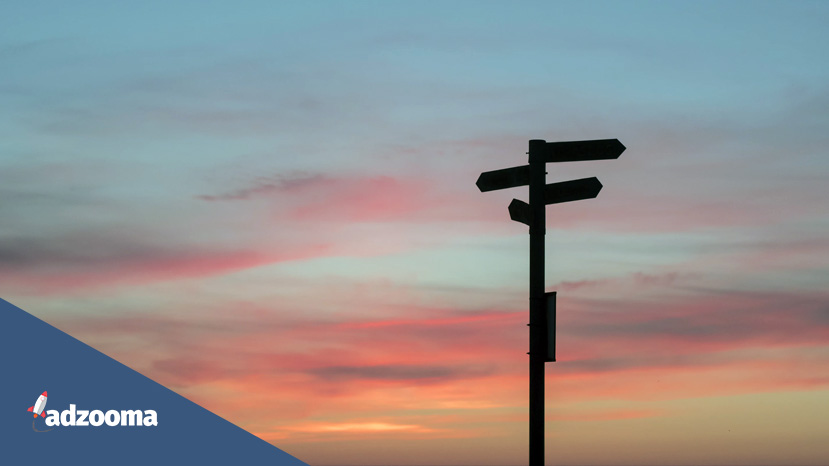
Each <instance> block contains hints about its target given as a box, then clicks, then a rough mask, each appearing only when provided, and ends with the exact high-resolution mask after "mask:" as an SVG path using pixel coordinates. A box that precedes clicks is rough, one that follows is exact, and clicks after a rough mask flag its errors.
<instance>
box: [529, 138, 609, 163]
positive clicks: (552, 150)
mask: <svg viewBox="0 0 829 466" xmlns="http://www.w3.org/2000/svg"><path fill="white" fill-rule="evenodd" d="M538 142H539V143H541V144H538V143H535V144H533V143H531V144H530V158H533V157H541V158H542V160H544V162H580V161H583V160H610V159H618V158H619V156H620V155H622V152H624V151H625V146H624V145H622V143H621V142H619V140H618V139H596V140H592V141H562V142H547V143H544V142H543V141H538Z"/></svg>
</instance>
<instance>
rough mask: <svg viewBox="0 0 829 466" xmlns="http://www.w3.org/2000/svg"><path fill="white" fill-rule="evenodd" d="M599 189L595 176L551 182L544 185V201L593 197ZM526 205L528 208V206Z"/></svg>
mask: <svg viewBox="0 0 829 466" xmlns="http://www.w3.org/2000/svg"><path fill="white" fill-rule="evenodd" d="M601 190H602V184H601V183H600V182H599V179H598V178H596V177H595V176H594V177H591V178H582V179H580V180H571V181H563V182H561V183H552V184H548V185H546V186H544V203H545V204H558V203H560V202H570V201H580V200H582V199H593V198H594V197H596V196H598V195H599V191H601ZM513 202H515V201H513ZM527 207H528V208H529V206H527ZM510 208H512V204H510ZM510 212H512V211H510ZM510 215H511V213H510ZM513 220H515V219H513Z"/></svg>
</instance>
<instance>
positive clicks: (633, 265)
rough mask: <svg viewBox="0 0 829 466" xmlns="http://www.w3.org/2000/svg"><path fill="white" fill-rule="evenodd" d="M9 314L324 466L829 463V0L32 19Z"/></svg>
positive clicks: (13, 9) (1, 24)
mask: <svg viewBox="0 0 829 466" xmlns="http://www.w3.org/2000/svg"><path fill="white" fill-rule="evenodd" d="M0 10H2V13H0V297H2V298H4V299H6V300H8V301H10V302H12V303H13V304H15V305H17V306H20V307H22V308H23V309H25V310H26V311H28V312H30V313H32V314H34V315H35V316H37V317H39V318H41V319H43V320H45V321H47V322H49V323H50V324H52V325H55V326H56V327H58V328H60V329H61V330H64V331H66V332H68V333H69V334H71V335H73V336H75V337H77V338H79V339H81V340H82V341H84V342H86V343H88V344H90V345H92V346H93V347H95V348H97V349H99V350H101V351H102V352H104V353H106V354H108V355H110V356H112V357H114V358H115V359H117V360H119V361H121V362H123V363H125V364H127V365H128V366H130V367H132V368H134V369H136V370H138V371H139V372H141V373H143V374H145V375H147V376H148V377H150V378H152V379H154V380H156V381H158V382H160V383H162V384H164V385H166V386H167V387H170V388H171V389H173V390H175V391H176V392H178V393H180V394H182V395H184V396H186V397H188V398H190V399H191V400H193V401H195V402H197V403H199V404H201V405H202V406H204V407H206V408H208V409H210V410H212V411H213V412H215V413H217V414H219V415H220V416H222V417H224V418H226V419H228V420H229V421H231V422H233V423H235V424H238V425H239V426H241V427H243V428H244V429H246V430H248V431H250V432H253V433H255V434H256V435H258V436H260V437H261V438H263V439H265V440H267V441H269V442H271V443H273V444H274V445H276V446H277V447H279V448H281V449H283V450H285V451H287V452H289V453H291V454H293V455H295V456H297V457H299V458H300V459H302V460H304V461H306V462H308V463H309V464H311V465H314V466H316V465H331V466H334V465H377V466H403V465H471V464H476V465H492V466H495V465H498V466H510V465H523V464H526V463H527V454H528V453H527V452H528V450H527V434H528V430H527V419H528V401H527V392H528V389H527V384H528V376H527V373H528V371H527V369H528V367H527V366H528V364H527V362H528V361H527V359H528V358H527V355H526V352H527V350H528V332H527V327H526V325H525V324H526V323H527V321H528V314H527V281H528V256H527V251H528V235H527V228H526V226H524V225H522V224H519V223H516V222H512V221H510V219H509V215H508V212H507V205H508V204H509V202H510V201H511V200H512V198H514V197H515V198H518V199H523V200H525V201H526V200H527V190H526V188H517V189H512V190H504V191H496V192H489V193H481V192H479V191H478V189H477V188H476V186H475V180H476V179H477V177H478V175H479V174H480V173H481V172H482V171H488V170H495V169H499V168H505V167H511V166H516V165H522V164H524V163H526V161H527V159H526V154H525V153H526V151H527V141H528V140H530V139H546V140H548V141H567V140H580V139H603V138H618V139H619V140H620V141H621V142H622V143H623V144H624V145H625V146H627V150H626V151H625V153H624V154H623V155H622V156H621V157H620V158H619V159H618V160H614V161H601V162H583V163H561V164H551V165H549V166H548V172H549V174H548V176H547V180H548V182H556V181H564V180H568V179H574V178H584V177H590V176H597V177H598V178H599V179H600V180H601V182H602V184H603V185H604V189H603V190H602V192H601V194H600V195H599V196H598V198H596V199H593V200H586V201H580V202H574V203H568V204H560V205H555V206H550V207H548V208H547V222H548V223H547V238H546V241H547V242H546V245H547V289H548V290H549V291H558V316H559V317H558V320H559V328H558V340H559V341H558V343H559V344H558V359H559V361H558V362H556V363H551V364H547V368H546V370H547V378H546V380H547V392H546V394H547V398H546V399H547V413H546V418H547V423H546V432H547V438H546V445H547V463H548V464H556V465H597V466H603V465H607V466H614V465H636V466H646V465H654V466H656V465H661V466H674V465H676V466H684V465H688V466H690V465H698V466H714V465H718V466H722V465H759V466H765V465H768V466H772V465H775V466H781V465H786V466H807V465H808V466H818V465H821V466H825V465H827V464H829V443H827V438H829V149H828V148H829V52H827V50H829V27H827V25H828V24H829V2H820V1H818V2H805V1H802V2H782V1H781V2H759V1H756V2H755V1H752V2H570V3H558V2H483V1H480V2H461V1H451V2H437V1H434V2H414V1H412V2H392V1H374V2H371V1H348V2H345V1H344V2H275V1H261V2H252V1H235V2H211V1H175V2H170V1H147V0H144V1H141V2H130V3H129V4H127V2H111V1H52V2H46V1H28V0H27V1H22V0H21V1H12V2H6V3H4V5H3V8H2V9H0Z"/></svg>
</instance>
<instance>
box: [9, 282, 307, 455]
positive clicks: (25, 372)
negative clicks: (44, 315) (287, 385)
mask: <svg viewBox="0 0 829 466" xmlns="http://www.w3.org/2000/svg"><path fill="white" fill-rule="evenodd" d="M0 361H2V374H3V377H2V380H0V464H4V465H5V464H8V465H22V464H33V465H40V464H43V465H53V464H84V465H107V466H110V465H115V464H117V465H125V466H129V465H147V464H151V465H167V464H170V465H177V466H178V465H186V464H198V465H231V464H245V465H256V464H267V465H277V466H300V465H305V463H304V462H302V461H300V460H298V459H296V458H294V457H293V456H291V455H289V454H287V453H285V452H284V451H282V450H280V449H278V448H276V447H274V446H273V445H271V444H269V443H267V442H265V441H264V440H262V439H260V438H258V437H256V436H254V435H253V434H251V433H249V432H247V431H245V430H243V429H242V428H240V427H238V426H236V425H233V424H231V423H230V422H228V421H226V420H224V419H222V418H221V417H219V416H217V415H216V414H213V413H211V412H210V411H208V410H206V409H204V408H202V407H201V406H199V405H197V404H195V403H193V402H192V401H190V400H188V399H186V398H184V397H182V396H181V395H178V394H176V393H175V392H173V391H172V390H169V389H168V388H165V387H164V386H162V385H160V384H159V383H157V382H154V381H153V380H151V379H149V378H147V377H145V376H143V375H141V374H140V373H138V372H136V371H134V370H132V369H130V368H129V367H127V366H125V365H123V364H121V363H120V362H118V361H116V360H114V359H112V358H110V357H109V356H107V355H105V354H103V353H101V352H99V351H98V350H96V349H94V348H92V347H91V346H89V345H87V344H85V343H83V342H81V341H79V340H77V339H75V338H73V337H72V336H70V335H68V334H66V333H64V332H62V331H60V330H58V329H57V328H55V327H52V326H51V325H49V324H47V323H46V322H43V321H42V320H40V319H38V318H36V317H34V316H32V315H31V314H28V313H27V312H25V311H23V310H22V309H20V308H18V307H16V306H13V305H12V304H10V303H8V302H7V301H4V300H2V299H0ZM44 392H46V396H45V397H44V398H45V409H44V410H43V414H44V415H45V417H44V416H36V414H35V412H36V411H37V410H38V408H39V406H40V405H42V404H43V403H42V402H40V400H41V395H43V394H44ZM71 405H74V406H75V409H74V411H75V412H74V413H72V412H71V411H72V410H71ZM30 407H31V408H33V410H32V411H31V412H28V411H27V409H28V408H30ZM52 411H56V412H60V413H61V416H59V417H60V418H63V419H59V417H58V416H57V414H56V413H52V416H53V417H52V419H51V421H50V419H49V417H50V415H49V414H48V413H49V412H52ZM81 411H88V414H87V415H86V419H85V422H88V423H90V424H89V425H77V424H78V423H79V421H80V417H81V416H82V413H81ZM95 411H98V414H96V413H95ZM153 411H154V412H155V414H156V416H155V419H153V416H152V414H153V413H152V412H153ZM139 413H140V414H139ZM35 416H36V417H35ZM73 420H74V421H75V424H76V425H74V426H69V425H63V424H61V425H57V426H55V425H49V423H50V422H51V424H54V423H55V421H67V423H68V422H71V421H73ZM47 421H48V422H47ZM130 422H132V423H133V424H135V425H129V423H130ZM95 423H100V424H101V425H99V426H95V425H93V424H95ZM153 423H157V425H152V424H153ZM139 424H140V425H139Z"/></svg>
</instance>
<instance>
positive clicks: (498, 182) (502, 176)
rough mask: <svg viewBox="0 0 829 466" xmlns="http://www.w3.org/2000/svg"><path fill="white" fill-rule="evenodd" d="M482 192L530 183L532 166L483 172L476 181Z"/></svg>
mask: <svg viewBox="0 0 829 466" xmlns="http://www.w3.org/2000/svg"><path fill="white" fill-rule="evenodd" d="M475 184H476V185H477V186H478V189H480V190H481V192H482V193H483V192H487V191H495V190H498V189H507V188H514V187H516V186H525V185H528V184H530V166H529V165H521V166H520V167H512V168H504V169H502V170H494V171H491V172H483V173H481V176H479V177H478V181H476V182H475Z"/></svg>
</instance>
